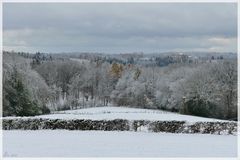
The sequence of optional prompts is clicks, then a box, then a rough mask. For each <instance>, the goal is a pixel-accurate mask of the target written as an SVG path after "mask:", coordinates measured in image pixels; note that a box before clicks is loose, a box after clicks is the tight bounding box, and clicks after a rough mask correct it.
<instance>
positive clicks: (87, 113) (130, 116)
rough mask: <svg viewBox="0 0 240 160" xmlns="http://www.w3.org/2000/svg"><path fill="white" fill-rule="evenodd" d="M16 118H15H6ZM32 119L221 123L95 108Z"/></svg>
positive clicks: (135, 110)
mask: <svg viewBox="0 0 240 160" xmlns="http://www.w3.org/2000/svg"><path fill="white" fill-rule="evenodd" d="M7 118H16V117H7ZM34 118H51V119H91V120H103V119H105V120H113V119H127V120H152V121H154V120H160V121H165V120H167V121H171V120H176V121H187V122H216V121H222V122H223V120H219V119H213V118H203V117H197V116H189V115H181V114H178V113H172V112H166V111H161V110H151V109H138V108H127V107H95V108H86V109H78V110H70V111H60V112H56V113H55V114H49V115H40V116H35V117H34Z"/></svg>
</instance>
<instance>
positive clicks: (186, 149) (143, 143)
mask: <svg viewBox="0 0 240 160" xmlns="http://www.w3.org/2000/svg"><path fill="white" fill-rule="evenodd" d="M3 155H4V156H5V157H236V156H237V136H229V135H228V136H225V135H221V136H219V135H202V134H191V135H190V134H171V133H145V132H115V131H114V132H104V131H67V130H38V131H16V130H15V131H3Z"/></svg>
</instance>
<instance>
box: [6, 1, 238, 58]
mask: <svg viewBox="0 0 240 160" xmlns="http://www.w3.org/2000/svg"><path fill="white" fill-rule="evenodd" d="M3 47H4V50H15V51H27V52H36V51H40V52H75V51H76V52H85V51H86V52H106V53H123V52H146V53H152V52H164V51H217V52H228V51H230V52H236V51H237V5H236V4H233V3H232V4H231V3H155V4H153V3H152V4H151V3H142V4H137V3H125V4H124V3H122V4H113V3H112V4H111V3H105V4H104V3H95V4H93V3H92V4H90V3H89V4H86V3H85V4H83V3H64V4H59V3H58V4H57V3H41V4H40V3H34V4H31V3H18V4H17V3H15V4H14V3H8V4H6V3H5V4H3Z"/></svg>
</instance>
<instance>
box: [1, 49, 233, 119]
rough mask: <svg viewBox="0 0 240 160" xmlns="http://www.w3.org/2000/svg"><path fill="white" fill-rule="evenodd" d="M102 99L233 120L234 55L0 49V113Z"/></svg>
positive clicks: (42, 111) (79, 104) (35, 111)
mask: <svg viewBox="0 0 240 160" xmlns="http://www.w3.org/2000/svg"><path fill="white" fill-rule="evenodd" d="M198 54H199V55H201V53H198ZM107 105H114V106H128V107H137V108H147V109H159V110H168V111H172V112H179V113H181V114H189V115H196V116H202V117H213V118H219V119H228V120H237V58H236V57H234V58H233V57H231V56H229V57H228V56H222V55H220V54H214V55H209V54H207V55H206V56H201V57H200V56H196V55H187V54H184V53H183V54H182V53H181V54H176V53H174V54H165V55H164V54H163V55H161V54H156V55H151V56H150V55H149V56H148V55H144V54H137V53H135V54H134V53H133V54H118V55H105V54H91V53H83V54H80V53H79V54H46V53H39V52H37V53H36V54H29V53H24V52H7V51H4V52H3V116H34V115H39V114H48V113H51V112H54V111H58V110H69V109H78V108H88V107H98V106H107Z"/></svg>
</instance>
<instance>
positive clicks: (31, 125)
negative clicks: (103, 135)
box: [2, 118, 237, 135]
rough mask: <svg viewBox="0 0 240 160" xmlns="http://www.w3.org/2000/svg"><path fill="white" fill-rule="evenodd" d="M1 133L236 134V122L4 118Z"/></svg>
mask: <svg viewBox="0 0 240 160" xmlns="http://www.w3.org/2000/svg"><path fill="white" fill-rule="evenodd" d="M2 126H3V129H4V130H14V129H21V130H38V129H67V130H103V131H147V132H168V133H201V134H233V135H237V123H236V122H196V123H193V124H188V123H186V122H185V121H145V120H134V121H128V120H123V119H115V120H80V119H79V120H62V119H32V118H29V119H21V118H19V119H3V123H2Z"/></svg>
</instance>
